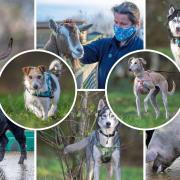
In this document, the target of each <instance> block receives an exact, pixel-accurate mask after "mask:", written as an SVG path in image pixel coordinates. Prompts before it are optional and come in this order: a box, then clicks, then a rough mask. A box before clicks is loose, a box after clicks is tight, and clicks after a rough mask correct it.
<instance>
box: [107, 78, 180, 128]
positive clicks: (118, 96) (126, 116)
mask: <svg viewBox="0 0 180 180" xmlns="http://www.w3.org/2000/svg"><path fill="white" fill-rule="evenodd" d="M116 87H121V88H119V89H117V88H112V86H108V99H109V102H110V105H111V107H112V109H113V111H114V112H115V113H116V114H117V116H118V117H119V118H120V119H121V120H123V121H124V122H125V123H127V124H129V125H131V126H134V127H138V128H153V127H157V126H159V125H162V124H164V123H165V122H167V120H166V118H165V110H164V105H163V103H162V98H161V96H160V94H158V95H157V102H158V105H159V107H160V112H161V114H160V117H159V118H158V119H156V118H155V112H154V109H153V108H152V106H151V104H150V102H149V109H148V112H147V113H145V112H144V108H143V98H144V97H145V96H142V97H143V98H142V100H141V102H142V103H141V108H142V118H139V117H138V116H137V112H136V104H135V97H134V94H133V87H132V84H131V85H127V81H126V80H125V81H121V85H119V86H116ZM179 99H180V93H179V92H176V93H175V94H174V95H173V96H169V97H168V107H169V112H170V116H171V117H172V116H174V114H175V113H176V112H177V111H178V109H179V107H180V102H179ZM143 112H144V113H143Z"/></svg>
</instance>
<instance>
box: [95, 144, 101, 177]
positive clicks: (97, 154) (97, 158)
mask: <svg viewBox="0 0 180 180" xmlns="http://www.w3.org/2000/svg"><path fill="white" fill-rule="evenodd" d="M93 159H94V180H99V169H100V162H101V152H100V151H99V149H98V148H97V147H96V145H94V147H93Z"/></svg>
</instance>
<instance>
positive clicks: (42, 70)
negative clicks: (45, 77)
mask: <svg viewBox="0 0 180 180" xmlns="http://www.w3.org/2000/svg"><path fill="white" fill-rule="evenodd" d="M38 69H39V70H40V71H41V72H42V73H44V72H45V71H46V67H45V66H44V65H40V66H38Z"/></svg>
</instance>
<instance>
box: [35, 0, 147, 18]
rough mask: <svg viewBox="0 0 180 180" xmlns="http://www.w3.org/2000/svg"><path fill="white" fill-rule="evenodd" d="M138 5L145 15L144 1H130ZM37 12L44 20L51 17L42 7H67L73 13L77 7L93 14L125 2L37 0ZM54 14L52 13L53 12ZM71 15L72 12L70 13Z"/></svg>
mask: <svg viewBox="0 0 180 180" xmlns="http://www.w3.org/2000/svg"><path fill="white" fill-rule="evenodd" d="M129 1H132V2H134V3H136V4H137V6H138V7H139V9H140V11H141V12H143V14H144V10H143V9H144V0H129ZM36 2H37V10H38V9H39V11H38V13H37V15H38V18H40V19H42V18H43V16H49V13H48V12H46V13H44V9H42V8H41V7H42V6H44V7H45V6H46V7H48V6H53V5H54V6H62V7H65V8H66V9H67V8H68V6H69V7H70V10H71V11H72V7H73V6H74V7H76V9H77V8H79V9H81V10H83V8H84V9H85V11H87V10H88V8H89V10H90V11H91V12H92V11H93V10H94V11H95V10H97V9H102V10H103V11H105V10H109V11H110V9H111V7H113V6H114V5H117V4H120V3H122V2H124V0H74V1H72V0H37V1H36ZM51 13H52V11H51ZM68 13H70V12H68Z"/></svg>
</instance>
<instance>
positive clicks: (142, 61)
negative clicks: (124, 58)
mask: <svg viewBox="0 0 180 180" xmlns="http://www.w3.org/2000/svg"><path fill="white" fill-rule="evenodd" d="M139 61H140V62H141V63H142V64H147V62H146V60H145V59H143V58H139Z"/></svg>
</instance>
